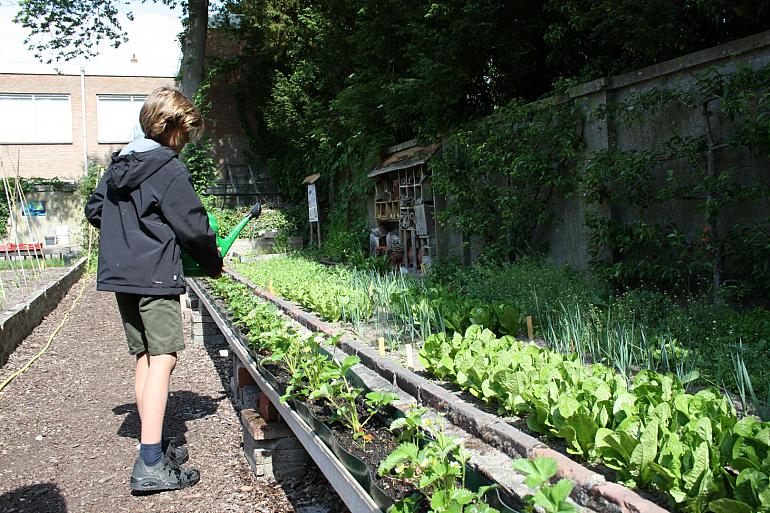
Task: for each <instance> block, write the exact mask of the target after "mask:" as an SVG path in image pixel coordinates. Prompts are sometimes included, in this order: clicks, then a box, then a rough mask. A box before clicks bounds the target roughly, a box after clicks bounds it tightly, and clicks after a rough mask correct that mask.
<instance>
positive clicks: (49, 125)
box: [0, 93, 72, 144]
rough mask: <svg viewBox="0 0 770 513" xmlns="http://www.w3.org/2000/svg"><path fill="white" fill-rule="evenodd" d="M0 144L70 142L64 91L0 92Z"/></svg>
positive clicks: (69, 113) (69, 115) (69, 109)
mask: <svg viewBox="0 0 770 513" xmlns="http://www.w3.org/2000/svg"><path fill="white" fill-rule="evenodd" d="M0 120H2V122H1V123H0V144H51V143H67V144H71V143H72V107H70V95H68V94H3V93H0Z"/></svg>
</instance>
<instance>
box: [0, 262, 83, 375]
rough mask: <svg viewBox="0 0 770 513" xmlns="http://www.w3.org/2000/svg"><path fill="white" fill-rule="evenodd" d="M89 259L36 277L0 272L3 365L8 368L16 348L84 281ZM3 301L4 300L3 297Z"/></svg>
mask: <svg viewBox="0 0 770 513" xmlns="http://www.w3.org/2000/svg"><path fill="white" fill-rule="evenodd" d="M85 264H86V259H85V258H81V259H80V260H78V261H77V262H75V264H74V265H72V266H70V267H49V268H46V269H43V270H42V271H38V272H37V273H36V274H35V273H33V272H32V271H30V270H26V271H25V275H26V281H25V279H24V277H23V276H22V275H21V271H18V272H17V273H16V274H14V272H13V271H0V279H2V280H3V289H4V292H5V299H4V301H2V303H1V305H0V306H1V309H0V365H4V364H5V362H6V361H7V360H8V356H9V355H10V354H11V353H12V352H13V351H14V350H15V349H16V346H18V345H19V343H20V342H21V341H22V340H24V339H25V338H26V337H27V336H28V335H29V334H30V333H31V332H32V330H33V329H34V328H35V326H37V325H38V324H40V321H41V320H42V319H43V318H44V317H45V316H46V315H48V313H49V312H50V311H51V310H53V309H54V307H56V305H58V304H59V301H61V298H62V297H64V295H65V294H66V293H67V291H68V290H69V289H70V287H71V286H72V285H73V284H74V283H75V282H76V281H78V279H80V276H81V275H82V274H83V270H84V269H85ZM0 300H2V297H1V296H0Z"/></svg>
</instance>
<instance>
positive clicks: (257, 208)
mask: <svg viewBox="0 0 770 513" xmlns="http://www.w3.org/2000/svg"><path fill="white" fill-rule="evenodd" d="M261 213H262V205H261V204H260V203H259V202H257V203H256V204H255V205H254V206H253V207H251V210H250V211H249V213H248V214H246V217H244V218H243V219H241V221H240V222H239V223H238V224H237V225H235V227H234V228H233V229H232V230H230V233H228V234H227V235H226V236H225V237H223V238H220V237H219V236H217V246H218V247H219V252H220V253H221V254H222V257H224V256H225V255H227V253H228V252H229V251H230V248H231V247H232V245H233V243H234V242H235V241H236V239H238V235H240V234H241V232H242V231H243V229H244V228H245V227H246V225H247V224H248V223H249V221H250V220H252V219H256V218H257V217H259V214H261Z"/></svg>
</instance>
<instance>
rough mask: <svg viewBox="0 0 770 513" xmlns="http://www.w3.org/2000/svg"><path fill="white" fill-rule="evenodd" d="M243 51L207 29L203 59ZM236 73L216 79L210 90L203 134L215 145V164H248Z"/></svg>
mask: <svg viewBox="0 0 770 513" xmlns="http://www.w3.org/2000/svg"><path fill="white" fill-rule="evenodd" d="M242 50H243V44H242V43H241V42H240V41H238V40H237V39H235V38H234V37H233V36H231V35H230V34H228V33H226V32H221V31H216V30H210V31H209V32H208V36H207V40H206V58H207V61H208V63H209V64H211V63H212V61H213V60H215V59H230V58H232V57H235V56H237V55H238V54H240V53H241V51H242ZM238 80H239V75H238V70H237V69H233V70H229V71H228V72H226V73H225V74H224V75H223V76H221V77H219V78H218V79H217V80H216V81H215V82H214V83H213V84H212V86H211V89H210V90H209V101H210V103H211V108H210V110H209V112H208V114H207V116H206V135H208V136H209V137H211V140H212V142H213V143H214V154H215V157H216V160H217V164H219V165H220V166H223V165H225V164H244V163H246V162H247V158H246V152H247V150H248V145H249V142H248V139H247V138H246V135H245V134H244V131H243V128H242V126H241V119H240V116H239V112H238V101H237V100H236V89H235V86H234V85H235V84H236V83H237V82H238Z"/></svg>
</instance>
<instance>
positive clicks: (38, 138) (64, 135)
mask: <svg viewBox="0 0 770 513" xmlns="http://www.w3.org/2000/svg"><path fill="white" fill-rule="evenodd" d="M0 98H2V99H11V100H12V99H20V100H31V101H32V113H33V116H34V118H35V121H34V123H35V134H34V135H32V136H30V137H31V138H30V137H20V138H18V139H17V138H14V137H13V135H11V137H10V138H7V139H6V138H3V137H2V136H0V144H72V143H73V139H72V97H71V95H70V94H68V93H0ZM46 99H48V100H51V99H55V100H60V101H61V100H66V101H67V109H66V127H65V126H63V127H62V130H61V136H53V137H51V136H43V135H41V134H40V132H41V130H40V126H41V125H40V123H38V122H37V121H38V112H37V111H38V108H39V107H38V105H39V103H38V102H42V101H43V100H46ZM4 122H10V123H13V120H4ZM11 134H14V132H13V131H11Z"/></svg>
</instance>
